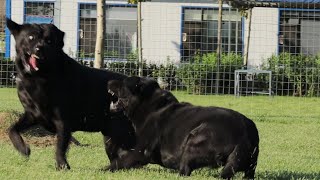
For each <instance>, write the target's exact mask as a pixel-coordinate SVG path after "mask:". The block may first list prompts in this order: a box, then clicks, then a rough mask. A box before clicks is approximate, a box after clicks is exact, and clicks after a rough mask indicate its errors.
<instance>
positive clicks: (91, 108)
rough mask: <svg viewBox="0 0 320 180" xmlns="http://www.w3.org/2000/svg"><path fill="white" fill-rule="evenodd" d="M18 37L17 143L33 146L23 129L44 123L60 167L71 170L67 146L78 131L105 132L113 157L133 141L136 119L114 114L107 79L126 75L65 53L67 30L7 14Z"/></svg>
mask: <svg viewBox="0 0 320 180" xmlns="http://www.w3.org/2000/svg"><path fill="white" fill-rule="evenodd" d="M7 27H8V28H9V30H10V32H11V33H12V34H13V36H14V38H15V42H16V52H17V55H16V59H15V62H16V67H17V73H18V74H17V89H18V96H19V99H20V101H21V103H22V105H23V107H24V110H25V112H24V114H23V115H22V116H21V118H20V119H19V120H18V121H17V122H16V123H15V124H13V125H12V126H11V127H10V129H9V137H10V139H11V141H12V143H13V145H14V147H15V148H16V149H17V150H18V151H19V152H20V153H22V154H23V155H25V156H29V155H30V148H29V146H28V145H26V144H25V142H24V141H23V139H22V137H21V135H20V133H21V132H23V131H25V130H27V129H28V128H30V127H32V126H34V125H42V126H43V127H44V128H46V129H47V130H49V131H51V132H54V133H57V149H56V163H57V168H58V169H69V168H70V166H69V164H68V162H67V160H66V151H67V149H68V146H69V141H70V139H71V133H72V132H74V131H88V132H101V133H102V134H103V135H104V141H105V149H106V152H107V154H108V157H109V159H110V161H112V160H114V159H115V158H118V157H119V155H120V154H123V153H124V152H123V150H130V149H131V148H132V147H133V146H134V144H135V132H134V129H133V127H132V123H131V122H129V121H128V118H127V117H125V116H124V115H123V113H118V114H115V115H114V114H111V113H110V111H109V109H110V108H109V106H110V103H111V100H112V98H111V95H110V94H108V92H107V91H108V89H107V83H108V81H110V80H123V79H125V78H126V76H125V75H122V74H118V73H114V72H111V71H107V70H99V69H94V68H89V67H85V66H82V65H80V64H79V63H77V62H76V61H75V60H73V59H71V58H70V57H69V56H68V55H66V54H65V53H64V52H63V50H62V48H63V46H64V42H63V37H64V32H62V31H60V30H59V29H58V28H57V27H56V26H54V25H52V24H22V25H20V24H17V23H15V22H13V21H12V20H10V19H7Z"/></svg>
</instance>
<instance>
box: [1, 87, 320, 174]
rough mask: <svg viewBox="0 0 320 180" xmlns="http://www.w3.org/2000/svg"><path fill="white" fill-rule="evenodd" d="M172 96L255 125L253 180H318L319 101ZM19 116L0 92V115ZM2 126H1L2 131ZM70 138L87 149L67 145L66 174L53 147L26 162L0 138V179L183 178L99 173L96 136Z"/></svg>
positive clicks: (9, 92)
mask: <svg viewBox="0 0 320 180" xmlns="http://www.w3.org/2000/svg"><path fill="white" fill-rule="evenodd" d="M174 94H175V95H176V96H177V97H178V99H179V100H180V101H188V102H192V103H193V104H196V105H204V106H209V105H213V106H222V107H227V108H231V109H234V110H237V111H239V112H241V113H243V114H245V115H246V116H248V117H249V118H251V119H252V120H253V121H254V122H255V123H256V125H257V127H258V130H259V134H260V155H259V161H258V167H257V172H256V177H257V178H259V179H320V98H297V97H266V96H254V97H253V96H250V97H240V98H235V97H233V96H193V95H188V94H184V93H182V92H174ZM21 111H22V107H21V105H20V103H19V101H18V99H17V95H16V90H15V89H5V88H3V89H1V88H0V113H2V114H4V112H9V113H11V112H21ZM13 117H16V116H13ZM7 119H10V118H7ZM2 121H3V120H2ZM7 121H10V120H7ZM0 122H1V119H0ZM7 125H8V123H1V124H0V126H1V128H2V129H4V128H6V127H7ZM74 136H75V137H76V138H77V139H78V140H79V141H80V142H81V143H83V144H88V145H89V146H85V147H79V146H74V145H72V146H71V148H70V151H69V153H68V160H69V163H70V166H71V168H72V169H71V170H70V171H67V172H57V171H55V167H54V165H55V160H54V149H55V148H54V146H52V145H49V146H41V145H40V146H39V145H37V144H31V145H30V146H31V151H32V153H31V156H30V158H29V159H25V158H24V157H22V156H20V155H19V154H18V152H17V151H15V150H14V149H13V147H12V145H11V144H10V143H8V142H7V140H3V139H2V140H1V139H0V153H1V156H0V162H1V166H0V179H34V178H35V179H137V180H138V179H139V180H140V179H185V178H181V177H179V176H178V173H177V172H175V171H172V170H169V169H165V168H162V167H160V166H158V165H148V166H146V167H144V168H142V169H137V170H128V171H120V172H116V173H110V172H104V171H101V170H100V168H102V167H104V166H106V165H107V164H108V159H107V157H106V155H105V152H104V149H103V144H102V137H101V135H100V134H99V133H84V132H76V133H75V134H74ZM32 138H33V137H28V139H32ZM219 172H220V169H218V170H215V169H214V170H212V169H209V168H204V169H200V170H197V171H194V172H193V173H192V175H191V178H192V179H208V178H211V179H212V178H218V176H219ZM241 176H242V174H238V175H237V176H236V179H238V178H240V177H241ZM191 178H190V179H191Z"/></svg>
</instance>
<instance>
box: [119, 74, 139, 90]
mask: <svg viewBox="0 0 320 180" xmlns="http://www.w3.org/2000/svg"><path fill="white" fill-rule="evenodd" d="M123 83H124V84H125V86H127V88H128V89H129V90H130V91H131V93H132V94H137V93H139V92H140V87H141V86H142V82H141V78H140V77H138V76H131V77H128V78H126V79H125V80H124V82H123Z"/></svg>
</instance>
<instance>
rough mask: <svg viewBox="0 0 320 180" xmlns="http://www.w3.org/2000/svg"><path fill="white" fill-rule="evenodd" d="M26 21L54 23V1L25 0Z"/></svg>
mask: <svg viewBox="0 0 320 180" xmlns="http://www.w3.org/2000/svg"><path fill="white" fill-rule="evenodd" d="M24 8H25V15H24V22H25V23H53V17H54V3H52V2H25V7H24Z"/></svg>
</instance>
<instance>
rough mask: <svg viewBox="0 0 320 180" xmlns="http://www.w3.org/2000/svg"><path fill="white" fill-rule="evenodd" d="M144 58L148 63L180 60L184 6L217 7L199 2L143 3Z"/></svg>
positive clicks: (176, 61)
mask: <svg viewBox="0 0 320 180" xmlns="http://www.w3.org/2000/svg"><path fill="white" fill-rule="evenodd" d="M142 4H143V6H142V17H143V21H142V46H143V51H142V54H143V58H144V59H145V60H146V61H147V63H156V64H162V63H166V61H167V59H170V61H171V62H173V63H176V64H177V63H179V62H180V44H181V20H182V7H185V6H188V7H217V6H218V5H214V4H205V3H202V4H199V3H158V2H145V3H142Z"/></svg>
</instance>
